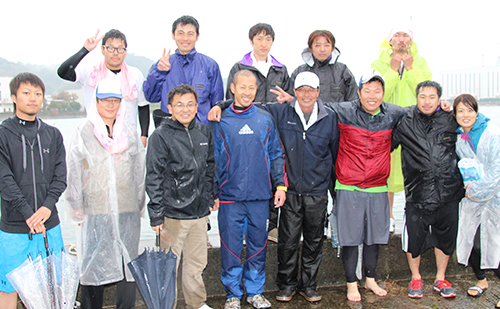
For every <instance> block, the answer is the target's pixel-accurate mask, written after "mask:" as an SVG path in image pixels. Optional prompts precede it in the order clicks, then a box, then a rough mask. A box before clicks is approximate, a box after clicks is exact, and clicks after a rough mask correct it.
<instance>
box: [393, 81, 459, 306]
mask: <svg viewBox="0 0 500 309" xmlns="http://www.w3.org/2000/svg"><path fill="white" fill-rule="evenodd" d="M441 92H442V90H441V86H440V85H439V84H438V83H436V82H433V81H424V82H421V83H420V84H418V85H417V89H416V93H417V106H414V107H412V108H411V109H410V110H409V111H408V113H407V114H406V115H405V116H403V117H402V118H401V120H400V121H399V123H398V125H397V127H396V129H395V130H394V131H393V137H392V138H393V140H392V145H391V149H393V150H394V149H395V148H396V147H397V146H398V145H401V146H402V149H401V161H402V168H403V175H404V183H405V193H406V208H405V225H404V227H403V235H402V241H403V249H404V250H405V251H406V254H407V258H408V264H409V266H410V270H411V272H412V281H411V282H410V285H409V288H408V296H409V297H411V298H422V297H423V293H422V289H423V280H422V277H421V276H420V272H419V267H420V255H421V254H422V253H424V252H425V251H426V250H427V249H429V248H431V247H434V254H435V256H436V266H437V273H436V279H435V281H434V290H435V291H438V292H440V294H441V296H443V297H455V290H454V289H453V288H452V287H451V284H450V283H449V282H448V281H447V280H445V274H446V268H447V266H448V260H449V258H450V255H452V254H453V251H454V250H455V246H456V237H457V228H458V204H459V202H460V200H461V199H462V197H463V196H464V189H463V182H462V177H461V175H460V172H459V170H458V167H457V162H458V157H457V154H456V152H455V142H456V140H457V134H456V132H455V130H456V129H457V128H458V124H457V123H456V121H455V118H454V117H453V115H452V114H451V113H447V112H445V111H443V110H442V109H441V108H440V101H441Z"/></svg>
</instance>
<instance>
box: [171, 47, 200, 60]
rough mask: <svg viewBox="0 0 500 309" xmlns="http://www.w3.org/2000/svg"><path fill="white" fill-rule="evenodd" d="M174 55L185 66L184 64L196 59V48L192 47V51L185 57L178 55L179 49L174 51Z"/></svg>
mask: <svg viewBox="0 0 500 309" xmlns="http://www.w3.org/2000/svg"><path fill="white" fill-rule="evenodd" d="M175 54H176V55H177V57H178V58H179V60H181V61H182V62H183V64H185V63H191V62H193V60H194V58H195V57H196V54H197V52H196V48H195V47H193V49H191V51H190V52H189V53H188V54H187V55H182V54H181V53H179V49H176V50H175Z"/></svg>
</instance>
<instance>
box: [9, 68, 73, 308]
mask: <svg viewBox="0 0 500 309" xmlns="http://www.w3.org/2000/svg"><path fill="white" fill-rule="evenodd" d="M10 92H11V98H12V101H13V102H14V109H15V116H13V117H10V118H8V119H7V120H5V121H4V122H3V123H2V124H1V125H0V179H1V181H0V195H1V197H2V215H1V221H0V252H1V254H0V304H1V306H0V307H2V308H16V306H17V294H16V292H15V290H14V288H13V287H12V285H11V284H10V283H9V281H8V280H7V278H6V277H5V275H6V274H7V273H9V272H11V271H12V270H14V269H16V268H17V267H18V266H20V265H21V264H22V263H23V262H24V261H25V260H26V258H27V257H28V256H29V255H31V257H33V258H35V257H36V256H38V253H39V251H41V248H43V244H44V240H43V237H42V232H43V233H45V232H46V235H47V237H48V242H49V246H50V247H49V248H48V249H49V250H51V251H53V252H56V253H57V252H61V250H63V241H62V235H61V227H60V225H59V216H58V212H57V208H56V205H55V204H56V203H57V201H58V200H59V197H60V196H61V194H62V193H63V191H64V190H65V189H66V153H65V150H64V144H63V139H62V135H61V132H59V130H58V129H56V128H54V127H51V126H49V125H47V124H46V123H44V122H43V121H41V120H40V119H39V118H38V117H37V113H38V111H39V110H40V108H41V107H42V103H43V98H44V94H45V86H44V84H43V82H42V80H41V79H40V78H39V77H38V76H36V75H34V74H31V73H20V74H18V75H17V76H16V77H14V78H13V79H12V81H11V82H10ZM28 234H29V237H28ZM44 251H45V250H44ZM43 257H44V258H45V256H43Z"/></svg>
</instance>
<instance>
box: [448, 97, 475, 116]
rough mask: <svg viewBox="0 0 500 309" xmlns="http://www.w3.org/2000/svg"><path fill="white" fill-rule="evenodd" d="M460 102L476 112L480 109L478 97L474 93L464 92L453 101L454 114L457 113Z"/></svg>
mask: <svg viewBox="0 0 500 309" xmlns="http://www.w3.org/2000/svg"><path fill="white" fill-rule="evenodd" d="M459 103H463V104H464V105H465V106H467V107H470V108H472V109H473V110H474V111H475V112H476V113H477V112H478V111H479V106H478V104H477V101H476V99H475V98H474V97H473V96H472V95H470V94H468V93H464V94H461V95H459V96H458V97H456V98H455V101H453V115H456V111H457V106H458V104H459Z"/></svg>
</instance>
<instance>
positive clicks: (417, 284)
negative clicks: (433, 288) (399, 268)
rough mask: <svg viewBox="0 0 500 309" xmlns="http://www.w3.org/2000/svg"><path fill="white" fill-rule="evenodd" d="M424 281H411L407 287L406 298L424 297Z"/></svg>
mask: <svg viewBox="0 0 500 309" xmlns="http://www.w3.org/2000/svg"><path fill="white" fill-rule="evenodd" d="M423 289H424V280H422V279H412V280H411V282H410V284H409V285H408V297H410V298H422V297H423V296H424V292H423Z"/></svg>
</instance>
